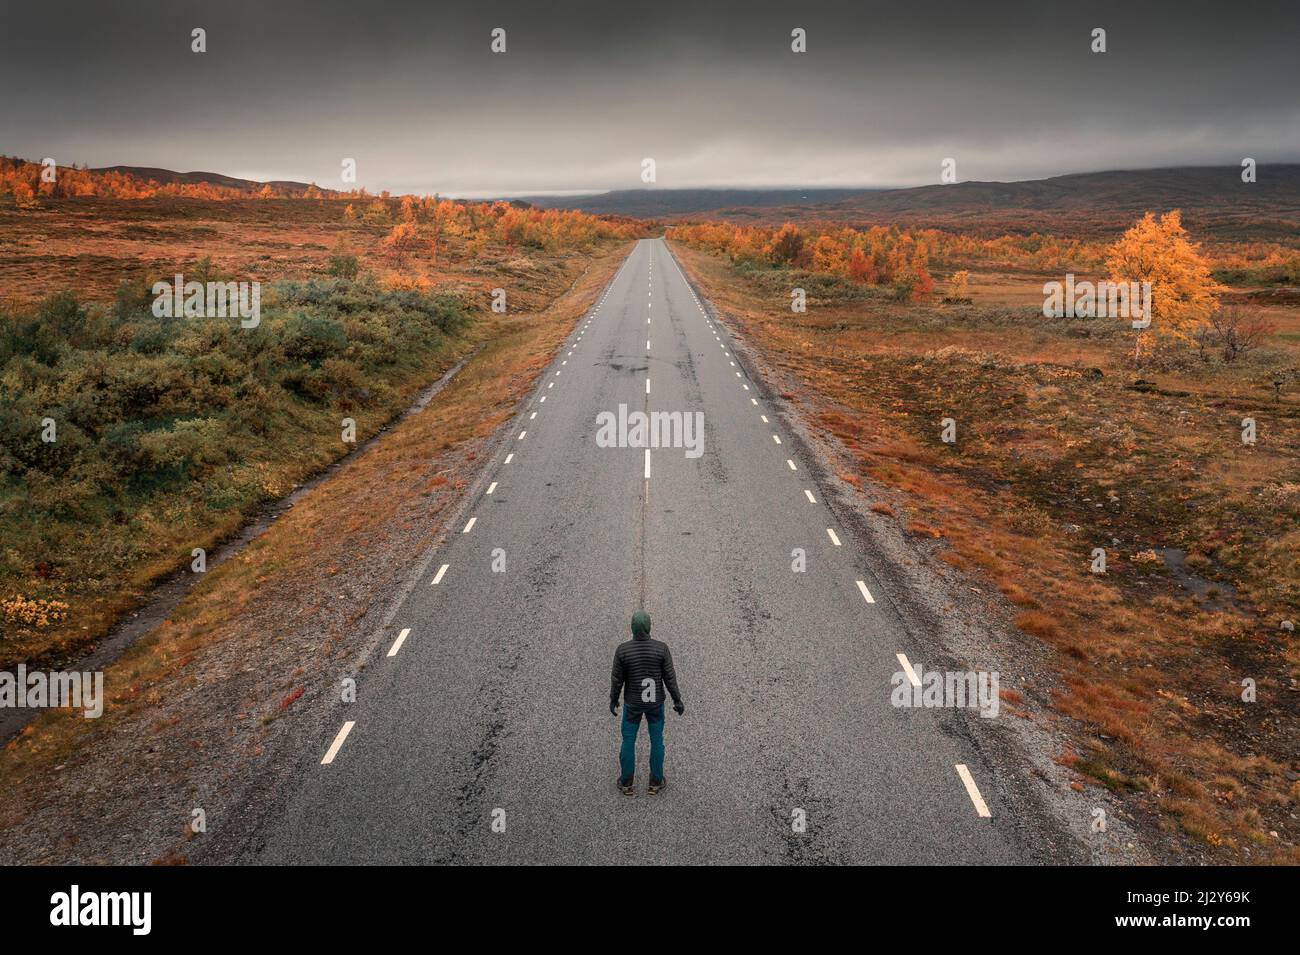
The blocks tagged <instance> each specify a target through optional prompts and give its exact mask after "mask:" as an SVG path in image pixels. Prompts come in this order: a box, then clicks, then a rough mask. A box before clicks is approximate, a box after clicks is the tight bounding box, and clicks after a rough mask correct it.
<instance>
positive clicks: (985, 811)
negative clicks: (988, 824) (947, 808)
mask: <svg viewBox="0 0 1300 955" xmlns="http://www.w3.org/2000/svg"><path fill="white" fill-rule="evenodd" d="M957 775H958V776H960V777H961V781H962V785H964V786H965V787H966V795H967V796H970V801H971V802H973V803H974V804H975V815H977V816H979V817H980V818H981V819H988V818H989V817H990V816H992V815H993V813H991V812H989V807H988V806H986V805H985V804H984V797H983V796H981V795H980V791H979V787H978V786H976V785H975V779H974V778H973V777H972V776H971V774H970V770H969V769H967V768H966V764H965V763H958V764H957Z"/></svg>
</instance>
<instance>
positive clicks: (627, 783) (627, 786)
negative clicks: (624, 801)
mask: <svg viewBox="0 0 1300 955" xmlns="http://www.w3.org/2000/svg"><path fill="white" fill-rule="evenodd" d="M635 784H636V777H632V778H631V779H628V780H622V779H620V780H618V782H617V783H616V785H617V786H618V788H619V789H620V790H621V791H622V793H623V795H624V796H635V795H636V789H635V788H634V787H635Z"/></svg>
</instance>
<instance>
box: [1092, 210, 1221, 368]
mask: <svg viewBox="0 0 1300 955" xmlns="http://www.w3.org/2000/svg"><path fill="white" fill-rule="evenodd" d="M1106 268H1107V269H1109V271H1110V279H1111V281H1112V282H1117V283H1118V282H1150V283H1151V328H1152V330H1154V331H1155V332H1156V333H1157V334H1159V335H1165V336H1169V337H1173V338H1178V339H1186V338H1187V337H1189V334H1190V333H1191V332H1192V331H1193V330H1194V329H1195V328H1196V327H1197V326H1199V325H1203V324H1204V323H1205V321H1206V320H1207V319H1208V318H1209V316H1210V313H1211V312H1213V311H1214V309H1215V306H1216V305H1217V304H1218V301H1219V286H1218V285H1217V284H1216V283H1215V282H1214V280H1213V279H1212V278H1211V277H1210V269H1209V266H1208V265H1207V264H1206V263H1205V260H1204V259H1202V258H1201V253H1200V247H1199V246H1198V245H1197V244H1196V243H1193V242H1191V241H1190V240H1189V239H1188V237H1187V232H1186V230H1184V229H1183V224H1182V215H1181V213H1180V212H1179V211H1178V210H1177V209H1175V210H1174V211H1173V212H1169V213H1166V214H1165V215H1163V216H1161V217H1160V218H1159V219H1157V218H1156V217H1155V215H1154V214H1153V213H1150V212H1148V213H1147V214H1146V215H1144V216H1143V217H1142V218H1141V219H1139V220H1138V221H1137V223H1136V224H1135V225H1133V227H1132V228H1130V229H1129V230H1128V231H1127V232H1125V233H1124V234H1123V235H1122V236H1120V238H1119V239H1118V240H1117V241H1116V242H1115V243H1114V244H1113V245H1111V246H1110V247H1109V248H1108V249H1107V250H1106ZM1143 334H1145V332H1143V333H1142V334H1139V336H1138V341H1137V343H1136V344H1135V346H1134V356H1135V357H1140V355H1141V350H1142V336H1143Z"/></svg>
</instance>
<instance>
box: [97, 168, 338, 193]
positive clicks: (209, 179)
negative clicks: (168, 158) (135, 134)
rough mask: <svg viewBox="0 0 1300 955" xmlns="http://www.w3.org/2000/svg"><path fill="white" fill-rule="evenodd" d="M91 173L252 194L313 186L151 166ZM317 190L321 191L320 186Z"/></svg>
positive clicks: (300, 191)
mask: <svg viewBox="0 0 1300 955" xmlns="http://www.w3.org/2000/svg"><path fill="white" fill-rule="evenodd" d="M90 171H91V172H118V173H125V174H126V175H128V176H134V177H135V178H136V179H142V180H145V181H148V180H152V181H154V182H156V183H158V184H159V185H169V184H172V183H183V184H185V185H198V184H199V183H204V182H206V183H210V184H212V185H214V186H224V187H225V188H227V189H239V190H241V191H244V192H250V193H256V192H259V191H260V190H261V188H262V187H263V186H270V187H271V188H272V189H274V190H275V191H276V192H277V193H284V194H296V193H302V192H306V191H307V189H308V188H310V186H311V183H307V182H293V181H291V180H286V179H277V180H272V181H270V182H259V181H258V180H255V179H239V178H237V177H235V176H226V175H222V174H221V173H219V172H174V171H172V170H171V169H154V168H152V167H150V166H104V167H103V168H100V169H92V170H90ZM316 188H318V189H320V187H319V186H317V187H316ZM320 191H321V192H324V193H332V192H335V191H337V190H334V189H321V190H320Z"/></svg>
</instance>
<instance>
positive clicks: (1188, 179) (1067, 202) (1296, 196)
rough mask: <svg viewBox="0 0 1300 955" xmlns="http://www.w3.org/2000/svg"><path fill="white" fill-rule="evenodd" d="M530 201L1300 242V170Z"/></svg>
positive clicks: (759, 217)
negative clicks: (1158, 222) (1145, 224)
mask: <svg viewBox="0 0 1300 955" xmlns="http://www.w3.org/2000/svg"><path fill="white" fill-rule="evenodd" d="M529 201H531V202H534V203H535V204H537V205H546V206H550V207H555V208H581V209H583V210H585V211H588V212H602V213H613V214H622V215H632V216H640V217H643V218H656V219H664V220H675V221H680V220H683V219H697V220H702V219H724V220H729V221H735V222H745V223H751V224H772V223H779V222H783V221H787V220H789V221H795V222H819V223H836V224H841V225H846V226H868V225H890V224H898V225H901V226H911V227H915V228H939V229H951V230H959V231H963V232H969V233H973V234H977V235H979V234H983V235H1000V234H1003V233H1029V232H1050V233H1056V234H1062V233H1068V234H1072V235H1079V236H1085V235H1109V234H1115V233H1118V232H1121V231H1122V230H1124V229H1125V228H1127V227H1128V226H1129V225H1130V224H1132V222H1133V220H1134V219H1136V218H1137V217H1138V216H1140V215H1141V214H1142V213H1144V212H1147V211H1151V212H1167V211H1168V210H1170V209H1181V210H1182V211H1183V221H1184V224H1186V225H1187V226H1188V228H1189V229H1192V230H1193V233H1194V234H1199V235H1202V236H1205V237H1213V238H1216V239H1219V240H1221V241H1232V240H1243V241H1244V240H1250V239H1263V240H1271V241H1286V242H1291V243H1297V242H1300V164H1290V165H1270V166H1260V167H1258V170H1257V181H1256V182H1254V183H1243V182H1242V181H1241V168H1240V167H1238V166H1189V167H1178V168H1168V169H1137V170H1115V171H1111V172H1091V173H1078V174H1073V175H1067V176H1053V177H1051V178H1049V179H1033V180H1026V181H1022V182H960V183H953V184H951V185H933V186H917V187H914V188H910V189H876V190H865V189H858V190H853V189H841V190H790V189H771V190H739V189H634V190H622V191H616V192H608V193H603V194H600V195H597V196H568V197H542V198H534V199H530V200H529Z"/></svg>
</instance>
